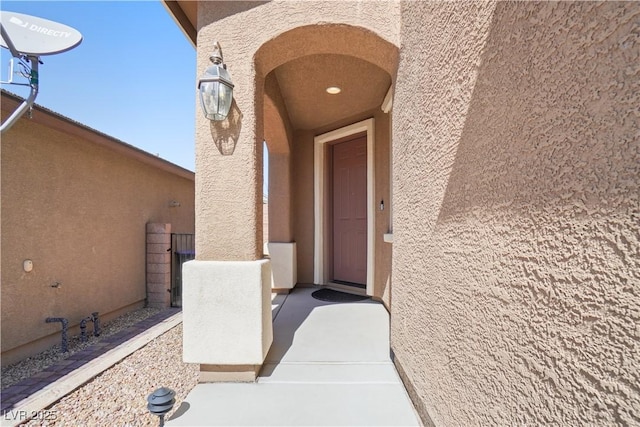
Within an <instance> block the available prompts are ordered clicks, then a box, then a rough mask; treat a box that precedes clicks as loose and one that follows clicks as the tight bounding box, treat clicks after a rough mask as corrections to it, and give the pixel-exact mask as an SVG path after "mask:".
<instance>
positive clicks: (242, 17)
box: [196, 1, 399, 260]
mask: <svg viewBox="0 0 640 427" xmlns="http://www.w3.org/2000/svg"><path fill="white" fill-rule="evenodd" d="M359 7H360V6H359V5H358V3H357V2H321V1H311V2H308V1H273V2H199V4H198V52H197V60H198V66H197V68H198V70H204V69H205V68H206V67H207V66H208V64H209V60H208V58H209V56H210V55H211V49H212V46H213V43H214V41H216V40H217V41H219V42H220V44H221V45H222V47H223V50H224V59H225V62H226V63H227V64H229V71H230V73H231V75H232V78H233V81H234V84H235V88H234V99H235V100H236V102H237V105H238V108H239V109H240V110H241V111H242V114H243V118H242V132H241V134H240V138H239V141H238V144H237V146H236V150H235V152H234V155H233V156H221V155H219V154H218V153H217V152H216V150H215V149H212V148H213V144H212V141H211V140H212V137H211V130H210V123H209V122H208V121H207V120H206V119H204V118H203V117H202V115H201V114H197V115H196V170H197V171H198V177H197V179H196V193H197V194H198V195H199V197H198V199H197V201H196V211H197V216H196V229H197V233H198V241H197V242H196V249H197V250H196V252H197V253H198V255H197V257H198V259H200V260H212V259H215V260H251V259H256V258H260V257H261V256H262V243H261V242H262V230H261V228H262V225H261V224H262V222H261V217H262V212H261V206H262V205H261V204H259V203H258V202H259V200H261V193H262V164H261V163H262V141H263V138H264V137H265V131H264V129H265V126H264V118H263V115H262V114H261V113H262V111H263V102H264V97H263V90H264V82H263V80H264V79H265V77H266V76H267V75H268V74H269V73H270V72H271V71H272V70H273V69H275V68H276V67H278V66H279V65H282V64H283V63H285V62H287V61H290V60H292V59H295V58H296V57H299V56H304V55H308V54H310V53H312V52H311V49H312V48H313V49H315V51H314V53H326V52H333V51H335V53H340V54H345V55H349V54H352V53H353V54H359V55H360V56H362V55H363V51H366V52H367V53H369V54H370V55H371V56H373V57H376V58H377V59H380V61H381V62H384V63H385V64H390V63H391V62H393V61H394V60H395V57H393V56H392V55H388V54H387V50H385V49H382V48H380V45H381V40H385V41H386V42H385V43H387V42H390V43H394V42H397V37H398V34H399V32H398V15H399V5H398V3H397V2H375V3H371V4H370V5H368V6H367V10H366V12H363V11H362V10H361V9H359ZM322 23H332V24H351V25H354V26H359V27H361V30H362V31H360V30H359V31H358V32H359V33H360V34H359V36H358V37H359V38H358V40H366V36H367V35H368V33H366V32H365V30H366V31H371V32H376V33H379V34H380V37H381V40H375V43H372V44H371V46H368V47H371V49H363V47H362V46H356V45H354V44H345V43H340V41H341V39H339V37H340V35H342V34H343V33H342V32H341V31H342V30H341V29H340V28H337V27H336V26H334V28H333V30H332V31H333V33H332V37H324V36H323V34H322V33H320V32H317V33H316V34H315V36H314V38H313V43H311V42H310V41H309V38H308V37H296V36H295V35H293V34H289V36H288V37H289V38H290V39H291V41H292V43H291V44H287V43H284V44H279V43H276V45H277V46H272V48H267V49H262V50H261V47H263V46H264V45H265V44H268V43H269V42H270V41H273V40H274V39H276V38H277V37H278V36H280V35H282V34H283V33H286V32H287V31H289V30H292V29H294V28H296V27H301V26H308V25H315V24H322ZM387 44H388V43H387ZM318 45H320V46H319V47H318ZM394 65H395V64H394ZM197 108H199V107H197ZM256 112H258V114H256ZM293 203H294V204H297V203H298V202H296V201H294V202H293ZM272 209H273V208H272ZM294 221H295V220H294ZM294 227H295V226H294ZM285 231H287V230H285ZM293 240H296V241H297V236H293Z"/></svg>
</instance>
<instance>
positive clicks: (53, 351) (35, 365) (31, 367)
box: [1, 308, 161, 390]
mask: <svg viewBox="0 0 640 427" xmlns="http://www.w3.org/2000/svg"><path fill="white" fill-rule="evenodd" d="M160 311H161V309H159V308H141V309H138V310H133V311H130V312H129V313H126V314H124V315H122V316H120V317H117V318H115V319H113V320H111V321H109V322H105V323H104V324H102V325H101V326H100V328H101V330H102V332H101V334H100V336H99V337H94V336H93V335H91V334H92V333H93V324H92V323H89V324H88V325H87V334H88V335H89V339H88V340H87V342H81V341H80V335H76V336H73V337H69V346H68V348H69V351H68V352H67V353H61V352H60V344H57V345H55V346H53V347H50V348H49V349H47V350H45V351H43V352H41V353H38V354H36V355H34V356H31V357H29V358H27V359H24V360H21V361H20V362H18V363H14V364H13V365H8V366H6V367H4V368H2V376H1V378H2V385H1V389H2V390H4V389H5V388H7V387H9V386H11V385H13V384H16V383H18V382H20V381H22V380H24V379H26V378H29V377H31V376H32V375H34V374H36V373H38V372H40V371H42V370H44V369H46V368H47V367H49V366H51V365H53V364H54V363H56V362H58V361H60V360H63V359H66V358H68V357H69V356H71V355H72V354H74V353H76V352H78V351H80V350H84V349H85V348H87V347H88V346H90V345H93V344H96V343H98V342H100V341H101V340H103V339H104V338H106V337H108V336H110V335H113V334H116V333H118V332H120V331H121V330H123V329H125V328H128V327H129V326H132V325H134V324H136V323H138V322H140V321H142V320H145V319H147V318H148V317H151V316H153V315H154V314H157V313H159V312H160Z"/></svg>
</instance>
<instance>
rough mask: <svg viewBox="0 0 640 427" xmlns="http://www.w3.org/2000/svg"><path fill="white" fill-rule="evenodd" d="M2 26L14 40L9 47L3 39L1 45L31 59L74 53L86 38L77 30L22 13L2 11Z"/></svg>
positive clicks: (1, 38)
mask: <svg viewBox="0 0 640 427" xmlns="http://www.w3.org/2000/svg"><path fill="white" fill-rule="evenodd" d="M0 23H2V27H3V29H4V30H5V31H6V34H7V36H8V37H9V38H10V39H11V40H10V42H9V43H7V41H5V39H4V37H0V45H2V47H5V48H7V49H10V48H11V46H10V44H11V43H13V46H14V47H15V50H17V51H18V52H20V53H21V54H23V55H27V56H42V55H54V54H56V53H62V52H66V51H67V50H70V49H73V48H74V47H76V46H78V45H79V44H80V42H82V34H80V32H79V31H77V30H76V29H74V28H71V27H69V26H66V25H63V24H59V23H57V22H53V21H49V20H47V19H42V18H37V17H35V16H30V15H24V14H22V13H15V12H7V11H0Z"/></svg>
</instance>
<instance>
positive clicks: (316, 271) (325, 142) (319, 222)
mask: <svg viewBox="0 0 640 427" xmlns="http://www.w3.org/2000/svg"><path fill="white" fill-rule="evenodd" d="M362 132H366V137H367V288H366V293H367V295H373V287H374V286H373V285H374V283H373V281H374V277H375V274H374V267H375V215H376V202H375V199H374V196H375V192H374V191H375V180H374V178H375V169H374V167H375V162H374V159H375V150H374V148H375V123H374V119H373V118H370V119H366V120H363V121H361V122H357V123H354V124H351V125H349V126H345V127H343V128H340V129H336V130H333V131H331V132H327V133H323V134H322V135H318V136H316V137H314V139H313V145H314V150H313V151H314V156H313V211H314V221H315V223H314V255H313V282H314V283H315V284H318V285H326V284H327V278H328V277H329V276H328V273H329V272H328V271H327V270H328V265H329V263H328V262H327V260H328V257H329V255H330V250H331V249H330V248H329V247H328V245H327V244H326V241H327V240H328V239H327V233H328V232H330V231H331V230H329V227H330V226H329V224H330V222H329V218H328V215H327V213H326V209H325V207H326V206H328V205H329V197H330V196H331V194H330V191H329V190H328V188H327V179H328V176H327V170H328V167H327V166H328V160H327V157H328V156H327V148H328V146H329V145H331V143H332V142H333V141H337V140H339V139H342V138H345V137H348V136H351V135H356V134H358V133H362Z"/></svg>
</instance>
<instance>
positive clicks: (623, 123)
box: [391, 2, 640, 426]
mask: <svg viewBox="0 0 640 427" xmlns="http://www.w3.org/2000/svg"><path fill="white" fill-rule="evenodd" d="M401 17H402V48H401V60H400V66H399V73H398V77H397V85H396V95H395V99H394V115H393V148H394V149H393V156H394V162H393V169H394V175H393V185H394V192H393V195H394V203H395V204H394V244H393V290H392V316H391V321H392V334H391V339H392V346H393V349H394V351H395V354H396V356H397V361H398V363H399V365H400V366H401V368H402V370H403V371H404V376H405V378H406V379H408V381H407V382H408V384H409V388H410V392H411V393H412V395H413V397H414V399H415V402H416V403H417V406H418V410H419V411H420V413H421V414H422V415H423V418H424V419H425V420H426V421H427V422H428V421H429V418H431V420H432V421H433V422H435V424H436V425H443V426H444V425H451V426H453V425H524V424H526V425H614V424H616V425H637V424H638V423H640V413H639V412H638V408H640V393H639V391H638V384H640V334H639V332H638V331H639V329H638V322H639V321H640V298H639V292H640V241H639V240H640V179H639V177H640V145H639V144H640V140H639V134H638V128H639V127H638V122H639V116H638V105H640V99H639V98H640V74H639V70H640V68H638V64H639V63H640V55H639V54H640V39H639V38H638V23H639V17H640V4H639V3H634V2H628V3H615V2H597V3H596V2H593V3H591V2H590V3H582V2H580V3H569V2H557V3H546V2H544V3H521V2H520V3H506V2H500V3H497V4H489V3H471V2H469V3H441V2H406V3H403V4H402V13H401Z"/></svg>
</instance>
